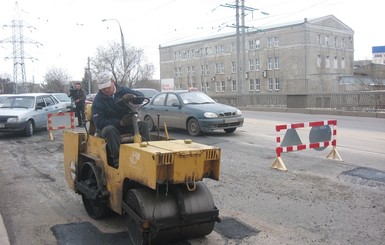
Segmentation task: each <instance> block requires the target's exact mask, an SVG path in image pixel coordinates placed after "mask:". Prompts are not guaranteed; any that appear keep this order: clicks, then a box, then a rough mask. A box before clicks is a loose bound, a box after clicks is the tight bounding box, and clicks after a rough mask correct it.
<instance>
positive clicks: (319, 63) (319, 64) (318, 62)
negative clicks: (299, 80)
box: [317, 55, 322, 68]
mask: <svg viewBox="0 0 385 245" xmlns="http://www.w3.org/2000/svg"><path fill="white" fill-rule="evenodd" d="M321 61H322V60H321V55H317V67H318V68H321Z"/></svg>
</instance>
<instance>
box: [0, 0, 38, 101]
mask: <svg viewBox="0 0 385 245" xmlns="http://www.w3.org/2000/svg"><path fill="white" fill-rule="evenodd" d="M16 7H17V2H16ZM19 18H20V17H19ZM4 26H5V27H11V28H12V37H11V38H6V39H4V40H1V41H0V43H6V42H8V43H12V45H13V52H12V57H5V59H10V58H12V59H13V93H14V94H16V93H18V92H19V91H18V86H19V85H20V84H22V91H20V92H22V93H26V92H28V91H27V89H26V87H25V83H26V82H27V81H26V71H25V63H24V60H25V59H31V60H37V59H35V58H33V57H30V56H26V54H25V52H24V44H25V43H32V44H36V45H37V46H39V45H42V44H41V43H38V42H36V41H33V40H31V39H29V38H27V37H25V36H24V34H23V30H24V28H34V27H31V26H24V23H23V20H21V19H18V20H12V22H11V25H10V26H8V25H4ZM34 29H36V28H34Z"/></svg>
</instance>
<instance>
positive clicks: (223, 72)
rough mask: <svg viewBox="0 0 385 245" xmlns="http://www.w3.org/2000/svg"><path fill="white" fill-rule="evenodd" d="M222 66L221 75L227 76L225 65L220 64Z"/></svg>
mask: <svg viewBox="0 0 385 245" xmlns="http://www.w3.org/2000/svg"><path fill="white" fill-rule="evenodd" d="M219 65H220V69H221V70H220V72H221V74H225V64H224V63H220V64H219Z"/></svg>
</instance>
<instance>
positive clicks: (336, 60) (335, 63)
mask: <svg viewBox="0 0 385 245" xmlns="http://www.w3.org/2000/svg"><path fill="white" fill-rule="evenodd" d="M333 68H334V69H338V58H337V56H334V62H333Z"/></svg>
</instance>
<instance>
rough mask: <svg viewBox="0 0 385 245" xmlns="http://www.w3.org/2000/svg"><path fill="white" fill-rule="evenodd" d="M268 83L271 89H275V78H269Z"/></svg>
mask: <svg viewBox="0 0 385 245" xmlns="http://www.w3.org/2000/svg"><path fill="white" fill-rule="evenodd" d="M268 83H269V90H273V78H269V79H268Z"/></svg>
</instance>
